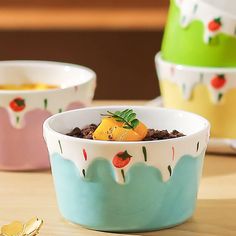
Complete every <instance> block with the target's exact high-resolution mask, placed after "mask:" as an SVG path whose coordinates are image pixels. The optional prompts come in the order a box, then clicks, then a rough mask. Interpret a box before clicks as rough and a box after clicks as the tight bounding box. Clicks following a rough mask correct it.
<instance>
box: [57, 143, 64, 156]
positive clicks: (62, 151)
mask: <svg viewBox="0 0 236 236" xmlns="http://www.w3.org/2000/svg"><path fill="white" fill-rule="evenodd" d="M58 144H59V147H60V151H61V154H63V151H62V146H61V141H60V140H58Z"/></svg>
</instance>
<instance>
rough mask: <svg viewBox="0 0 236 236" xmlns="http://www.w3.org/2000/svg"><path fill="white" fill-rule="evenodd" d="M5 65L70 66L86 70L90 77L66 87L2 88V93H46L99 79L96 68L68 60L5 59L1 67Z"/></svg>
mask: <svg viewBox="0 0 236 236" xmlns="http://www.w3.org/2000/svg"><path fill="white" fill-rule="evenodd" d="M4 66H19V68H20V67H25V66H27V67H32V66H39V68H40V67H44V68H46V67H54V68H55V67H58V68H59V67H61V68H63V67H69V68H73V69H77V70H80V71H85V72H86V73H88V76H87V77H88V78H87V79H86V80H85V81H82V82H79V83H77V84H75V85H71V86H67V87H65V88H61V87H58V88H54V89H46V90H10V89H9V90H0V95H14V94H17V95H25V94H31V93H34V94H42V93H43V94H44V93H54V92H57V91H64V90H67V89H70V88H73V87H75V86H81V85H83V84H86V83H90V82H91V81H96V79H97V75H96V73H95V71H94V70H92V69H90V68H88V67H86V66H82V65H78V64H73V63H67V62H60V61H47V60H45V61H44V60H4V61H0V69H1V68H2V67H4Z"/></svg>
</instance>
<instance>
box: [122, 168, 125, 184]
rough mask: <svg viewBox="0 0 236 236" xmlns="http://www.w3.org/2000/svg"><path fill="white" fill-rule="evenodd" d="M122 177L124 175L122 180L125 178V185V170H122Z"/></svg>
mask: <svg viewBox="0 0 236 236" xmlns="http://www.w3.org/2000/svg"><path fill="white" fill-rule="evenodd" d="M121 175H122V178H123V180H124V183H125V172H124V170H123V169H121Z"/></svg>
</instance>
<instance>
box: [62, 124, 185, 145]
mask: <svg viewBox="0 0 236 236" xmlns="http://www.w3.org/2000/svg"><path fill="white" fill-rule="evenodd" d="M97 127H98V126H97V125H95V124H91V125H87V126H86V127H85V128H83V129H80V128H78V127H76V128H74V129H73V130H72V131H71V132H70V133H68V134H66V135H69V136H72V137H76V138H84V139H93V133H94V131H95V130H96V128H97ZM182 136H185V135H184V134H183V133H181V132H179V131H177V130H173V131H172V132H170V133H169V132H168V131H167V130H155V129H148V132H147V135H146V136H145V138H144V139H143V140H141V141H153V140H162V139H171V138H178V137H182Z"/></svg>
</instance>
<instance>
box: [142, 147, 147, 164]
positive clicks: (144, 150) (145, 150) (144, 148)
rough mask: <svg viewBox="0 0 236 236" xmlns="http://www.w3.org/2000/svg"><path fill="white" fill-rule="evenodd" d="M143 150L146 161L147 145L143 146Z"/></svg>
mask: <svg viewBox="0 0 236 236" xmlns="http://www.w3.org/2000/svg"><path fill="white" fill-rule="evenodd" d="M142 150H143V156H144V161H145V162H146V161H147V149H146V147H144V146H143V147H142Z"/></svg>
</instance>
